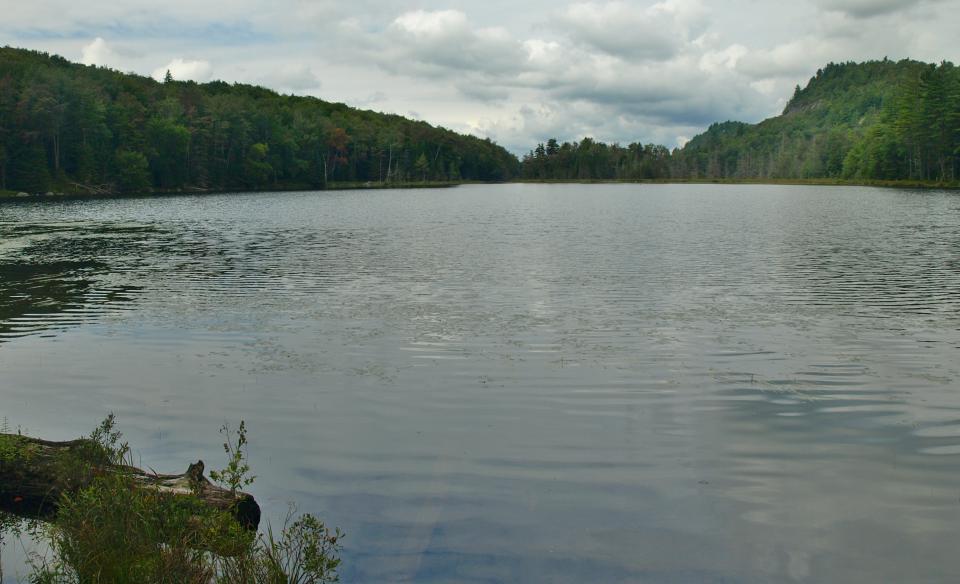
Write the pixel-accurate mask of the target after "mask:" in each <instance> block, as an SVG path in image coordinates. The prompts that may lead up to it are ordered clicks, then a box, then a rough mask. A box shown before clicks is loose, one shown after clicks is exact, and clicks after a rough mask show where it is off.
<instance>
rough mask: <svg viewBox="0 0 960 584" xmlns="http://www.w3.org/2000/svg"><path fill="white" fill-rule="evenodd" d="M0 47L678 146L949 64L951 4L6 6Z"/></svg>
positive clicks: (175, 1) (518, 1)
mask: <svg viewBox="0 0 960 584" xmlns="http://www.w3.org/2000/svg"><path fill="white" fill-rule="evenodd" d="M0 14H3V17H2V19H0V45H10V46H17V47H26V48H32V49H39V50H43V51H47V52H51V53H56V54H60V55H62V56H64V57H66V58H68V59H70V60H74V61H78V62H83V63H86V64H91V65H100V66H106V67H110V68H113V69H119V70H121V71H131V72H136V73H139V74H142V75H152V76H154V77H157V78H161V77H162V76H163V74H164V73H165V72H166V71H167V70H169V71H170V72H171V73H172V75H173V76H174V78H176V79H181V80H185V79H193V80H196V81H209V80H213V79H222V80H225V81H229V82H242V83H253V84H257V85H263V86H266V87H270V88H272V89H275V90H277V91H280V92H283V93H292V94H298V95H313V96H317V97H320V98H322V99H325V100H329V101H338V102H343V103H346V104H348V105H352V106H355V107H360V108H363V109H372V110H376V111H383V112H388V113H396V114H400V115H404V116H407V117H411V118H415V119H422V120H425V121H427V122H429V123H431V124H435V125H441V126H444V127H447V128H450V129H453V130H457V131H460V132H466V133H472V134H476V135H479V136H483V137H489V138H491V139H493V140H495V141H496V142H498V143H500V144H502V145H504V146H506V147H507V148H509V149H510V150H511V151H513V152H515V153H518V154H519V153H522V152H526V151H528V150H530V149H532V148H533V147H534V146H535V145H536V144H537V143H538V142H544V141H546V140H547V139H548V138H551V137H556V138H558V139H560V140H561V141H563V140H578V139H581V138H583V137H584V136H591V137H593V138H595V139H598V140H603V141H606V142H620V143H622V144H627V143H631V142H643V143H650V142H654V143H661V144H665V145H667V146H671V147H672V146H677V145H682V144H683V143H684V142H685V141H686V140H688V139H690V138H691V137H693V136H695V135H696V134H697V133H699V132H701V131H703V130H704V129H706V127H708V126H709V125H710V124H711V123H712V122H716V121H726V120H740V121H746V122H757V121H760V120H762V119H764V118H767V117H770V116H773V115H776V114H778V113H779V112H780V111H782V110H783V107H784V105H785V103H786V99H787V98H789V96H790V95H792V93H793V88H794V86H795V85H797V84H800V85H805V84H806V82H807V80H809V78H810V77H811V76H813V75H814V74H815V73H816V71H817V69H818V68H820V67H822V66H823V65H825V64H827V63H828V62H831V61H834V62H842V61H850V60H854V61H861V60H867V59H882V58H884V57H889V58H891V59H901V58H913V59H918V60H923V61H929V62H939V61H942V60H949V61H954V62H958V61H960V35H958V34H957V33H956V25H957V23H958V22H960V16H958V15H960V0H793V1H792V2H779V1H778V2H773V1H760V0H719V1H710V2H708V1H706V0H662V1H659V2H654V1H641V0H637V1H628V0H618V1H602V0H601V1H588V2H581V1H577V2H566V1H563V0H553V1H546V0H512V1H505V0H482V1H468V0H443V1H433V0H422V1H419V2H413V1H405V0H393V1H387V0H350V1H344V0H230V1H229V2H227V1H221V2H204V1H201V0H166V1H164V2H156V1H154V0H151V1H149V2H148V1H144V0H123V1H122V2H118V1H117V0H85V1H84V2H77V1H76V0H42V1H33V2H30V1H23V0H0Z"/></svg>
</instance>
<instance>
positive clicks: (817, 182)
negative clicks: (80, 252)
mask: <svg viewBox="0 0 960 584" xmlns="http://www.w3.org/2000/svg"><path fill="white" fill-rule="evenodd" d="M469 184H556V185H577V184H610V185H629V184H633V185H685V184H689V185H709V184H715V185H772V186H776V185H784V186H826V187H876V188H893V189H915V190H960V181H953V182H940V181H922V180H862V179H861V180H853V179H851V180H845V179H830V178H792V179H790V178H787V179H775V178H770V179H760V178H756V179H751V178H712V179H708V178H661V179H600V178H597V179H594V178H585V179H546V178H544V179H532V178H531V179H514V180H510V181H498V182H495V183H486V182H482V181H458V182H452V181H428V182H410V183H372V184H371V183H356V182H354V183H330V185H329V186H328V187H327V188H324V189H316V188H310V187H305V186H302V185H291V186H288V187H277V188H271V189H239V190H238V189H230V190H198V189H194V190H157V191H153V192H143V193H115V194H100V193H89V192H76V191H74V192H48V193H33V194H31V193H26V192H14V191H2V190H0V201H4V200H14V201H36V200H74V199H127V198H144V197H170V196H194V195H221V194H230V193H264V194H267V193H292V192H326V191H348V190H393V189H449V188H455V187H458V186H462V185H469Z"/></svg>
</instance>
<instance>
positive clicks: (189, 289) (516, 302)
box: [0, 185, 960, 583]
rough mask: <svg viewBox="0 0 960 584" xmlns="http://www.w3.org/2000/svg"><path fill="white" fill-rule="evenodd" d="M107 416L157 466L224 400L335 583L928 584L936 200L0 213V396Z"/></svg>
mask: <svg viewBox="0 0 960 584" xmlns="http://www.w3.org/2000/svg"><path fill="white" fill-rule="evenodd" d="M111 411H112V412H115V413H116V415H117V417H118V421H119V428H120V430H122V431H123V432H124V433H125V436H126V438H127V439H128V440H129V441H130V443H131V444H132V445H133V447H134V449H135V451H136V454H137V457H138V459H142V461H143V465H145V466H149V467H152V468H154V469H156V470H157V471H161V472H182V471H184V470H185V469H186V467H187V464H188V463H189V462H192V461H195V460H197V459H201V458H202V459H203V460H204V461H206V463H207V467H208V468H210V467H217V466H222V465H223V463H224V462H225V460H224V454H223V452H222V449H221V446H220V443H221V436H220V435H219V434H218V428H219V427H220V426H221V425H222V424H223V423H224V422H231V423H232V424H234V426H235V425H236V424H237V423H238V422H239V420H241V419H242V420H246V423H247V426H248V429H249V435H250V440H251V446H250V459H251V465H252V467H253V470H254V473H255V474H256V475H257V477H258V478H257V481H256V483H255V484H254V485H253V487H252V488H251V491H252V492H253V493H254V494H255V495H256V496H257V497H258V499H259V500H260V502H261V504H262V505H263V506H264V510H265V512H266V517H267V518H269V519H271V520H272V521H273V522H274V524H277V522H279V521H281V520H282V518H283V516H284V514H285V512H286V509H287V504H288V502H295V503H296V505H297V507H298V509H299V510H300V511H303V512H311V513H315V514H317V515H319V516H320V517H321V518H323V519H324V521H325V522H327V523H328V524H329V525H335V526H338V527H340V528H341V529H343V530H344V531H345V532H346V534H347V537H346V539H345V540H344V543H345V551H344V555H343V558H344V566H343V569H342V572H341V574H342V580H343V581H344V582H346V583H380V582H403V581H409V582H424V583H434V582H437V583H439V582H525V583H538V582H543V583H547V582H551V583H553V582H570V583H580V582H657V583H659V582H670V583H675V582H676V583H687V582H690V583H694V582H696V583H702V582H711V583H712V582H735V583H740V582H744V583H753V582H757V583H761V582H763V583H765V582H827V581H831V582H864V583H867V582H870V583H873V582H880V581H885V582H945V581H956V580H957V578H958V577H960V555H958V554H957V553H956V546H957V542H958V535H960V195H958V194H954V193H948V192H935V191H928V192H923V191H905V190H881V189H870V188H854V187H808V186H761V185H749V186H735V185H494V186H491V185H471V186H463V187H458V188H455V189H441V190H402V191H400V190H396V191H390V190H386V191H350V192H310V193H269V194H235V195H222V196H221V195H216V196H214V195H210V196H197V197H164V198H138V199H122V200H87V201H59V202H51V201H43V202H8V203H3V204H0V418H2V419H5V420H6V424H7V426H8V427H12V428H16V427H18V426H19V427H22V428H23V429H24V430H25V431H27V432H28V433H30V434H33V435H37V436H41V437H44V438H48V439H69V438H74V437H77V436H79V435H82V434H86V433H89V431H90V430H92V429H93V427H95V426H96V425H97V423H98V422H99V421H100V420H101V419H102V418H103V417H104V416H105V415H106V414H107V413H108V412H111ZM10 547H11V546H9V545H8V548H10ZM7 551H8V553H9V550H7ZM7 577H8V578H9V577H10V573H9V570H8V573H7Z"/></svg>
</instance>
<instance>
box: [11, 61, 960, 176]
mask: <svg viewBox="0 0 960 584" xmlns="http://www.w3.org/2000/svg"><path fill="white" fill-rule="evenodd" d="M517 178H519V179H522V180H555V181H575V180H623V181H632V180H718V179H722V180H734V181H735V180H779V179H788V180H790V179H796V180H805V179H817V180H832V181H919V182H930V183H936V184H946V183H956V182H957V181H958V179H960V69H958V68H957V67H956V66H954V65H953V64H952V63H949V62H943V63H941V64H939V65H935V64H926V63H921V62H918V61H911V60H902V61H891V60H888V59H884V60H882V61H869V62H865V63H852V62H850V63H842V64H835V63H830V64H828V65H827V66H826V67H824V68H823V69H821V70H819V71H817V73H816V75H815V76H814V77H813V78H811V79H810V81H809V82H808V83H807V85H806V87H804V88H801V87H799V86H798V87H797V88H796V90H795V92H794V95H793V97H792V98H791V99H790V100H789V102H788V103H787V105H786V107H785V109H784V111H783V113H782V115H780V116H777V117H774V118H770V119H768V120H764V121H762V122H760V123H758V124H749V123H743V122H733V121H728V122H723V123H716V124H713V125H712V126H710V128H709V129H708V130H707V131H706V132H704V133H703V134H700V135H699V136H697V137H695V138H694V139H692V140H691V141H690V142H688V143H687V144H686V145H684V147H683V148H679V149H674V150H672V151H671V150H670V149H669V148H667V147H665V146H662V145H657V144H649V143H648V144H644V143H642V142H639V141H638V142H635V143H632V144H629V145H627V146H621V145H620V144H605V143H603V142H600V141H597V140H594V139H592V138H584V139H582V140H580V141H575V142H563V143H560V142H559V141H558V140H556V139H553V138H552V139H550V140H547V141H545V142H544V143H541V144H539V145H537V147H536V148H535V149H533V150H531V151H530V152H529V153H528V154H526V155H524V156H523V158H522V161H518V160H517V158H516V157H515V156H514V155H513V154H511V153H510V152H508V151H507V150H505V149H504V148H502V147H500V146H498V145H497V144H495V143H494V142H492V141H491V140H489V139H481V138H477V137H474V136H465V135H461V134H457V133H455V132H453V131H450V130H447V129H444V128H438V127H433V126H431V125H429V124H427V123H425V122H420V121H414V120H409V119H406V118H403V117H401V116H396V115H388V114H382V113H377V112H372V111H365V110H359V109H355V108H351V107H348V106H346V105H344V104H339V103H330V102H326V101H323V100H320V99H317V98H313V97H298V96H291V95H280V94H278V93H276V92H274V91H271V90H269V89H265V88H262V87H256V86H251V85H242V84H228V83H225V82H223V81H214V82H210V83H202V84H200V83H195V82H192V81H178V80H176V79H173V78H172V77H171V76H169V75H168V76H167V77H166V79H164V80H163V81H156V80H154V79H152V78H149V77H142V76H139V75H134V74H128V73H120V72H117V71H114V70H111V69H106V68H100V67H93V66H85V65H79V64H75V63H71V62H69V61H67V60H66V59H64V58H62V57H58V56H55V55H48V54H46V53H41V52H36V51H28V50H23V49H15V48H10V47H4V48H0V192H11V191H13V192H16V191H23V192H27V193H44V192H48V191H56V192H65V193H84V194H117V193H141V192H177V191H179V192H184V191H186V192H204V191H224V190H279V189H315V188H326V187H328V186H331V185H333V186H339V185H345V184H351V183H352V184H367V185H369V184H376V185H385V186H388V185H398V184H408V183H415V182H416V183H421V182H426V181H442V182H460V181H505V180H512V179H517Z"/></svg>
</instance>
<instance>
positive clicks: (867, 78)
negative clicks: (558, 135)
mask: <svg viewBox="0 0 960 584" xmlns="http://www.w3.org/2000/svg"><path fill="white" fill-rule="evenodd" d="M521 175H522V176H523V177H524V178H526V179H532V180H575V179H579V180H637V179H663V180H667V179H674V180H683V179H694V180H696V179H709V180H713V179H729V180H748V179H749V180H776V179H800V180H802V179H828V180H836V181H920V182H931V183H937V184H944V183H955V182H957V180H958V179H960V69H958V68H957V67H956V66H954V65H953V64H952V63H949V62H943V63H941V64H939V65H933V64H925V63H920V62H917V61H910V60H904V61H899V62H894V61H890V60H887V59H884V60H882V61H870V62H866V63H843V64H834V63H831V64H829V65H827V66H826V67H824V68H823V69H821V70H819V71H818V72H817V74H816V75H815V76H814V77H813V78H812V79H811V80H810V82H809V83H808V84H807V86H806V87H805V88H800V87H799V86H798V87H797V88H796V91H795V93H794V95H793V97H792V99H790V101H789V102H788V104H787V106H786V108H785V109H784V111H783V114H782V115H780V116H777V117H774V118H771V119H768V120H765V121H763V122H760V123H759V124H747V123H742V122H723V123H717V124H714V125H712V126H710V128H709V129H708V130H707V131H706V132H704V133H703V134H701V135H699V136H697V137H695V138H694V139H693V140H691V141H690V142H688V143H687V144H686V145H685V146H684V147H683V148H682V149H675V150H673V151H672V152H671V151H669V150H668V149H667V148H665V147H663V146H656V145H647V146H641V145H640V144H630V145H629V146H627V147H622V146H619V145H617V144H613V145H607V144H603V143H600V142H596V141H594V140H591V139H589V138H586V139H584V140H582V141H580V142H574V143H564V144H562V145H558V144H557V142H556V140H550V141H548V142H547V143H546V145H543V144H541V145H539V146H537V148H536V149H534V150H533V151H531V152H530V153H529V154H527V155H525V156H524V157H523V161H522V170H521Z"/></svg>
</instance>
